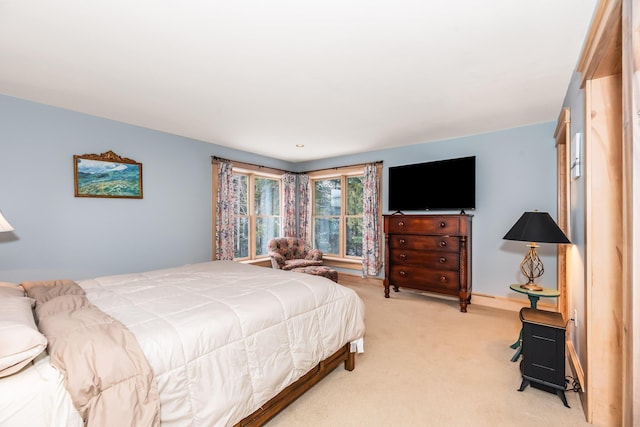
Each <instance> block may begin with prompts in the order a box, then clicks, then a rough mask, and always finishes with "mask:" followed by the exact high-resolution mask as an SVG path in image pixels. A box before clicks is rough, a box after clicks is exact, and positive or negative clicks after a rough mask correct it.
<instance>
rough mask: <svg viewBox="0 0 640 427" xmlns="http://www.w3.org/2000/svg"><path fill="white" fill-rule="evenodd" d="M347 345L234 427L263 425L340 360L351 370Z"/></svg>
mask: <svg viewBox="0 0 640 427" xmlns="http://www.w3.org/2000/svg"><path fill="white" fill-rule="evenodd" d="M349 347H350V344H346V345H344V346H343V347H342V348H340V349H339V350H338V351H336V352H335V353H333V354H332V355H331V356H329V357H328V358H326V359H325V360H323V361H322V362H320V363H318V365H317V366H316V367H314V368H313V369H311V370H310V371H309V372H307V373H306V374H305V375H303V376H302V378H300V379H299V380H298V381H296V382H294V383H293V384H291V385H290V386H289V387H287V388H285V389H284V390H282V391H281V392H280V393H278V394H277V395H276V396H275V397H273V398H272V399H271V400H269V401H268V402H267V403H265V404H264V405H262V407H260V409H258V410H257V411H255V412H254V413H253V414H251V415H249V416H248V417H246V418H245V419H243V420H242V421H240V422H239V423H237V424H235V425H234V427H249V426H250V427H258V426H262V425H264V424H265V423H266V422H267V421H269V420H270V419H271V418H273V417H274V416H276V414H278V413H279V412H280V411H282V410H283V409H284V408H286V407H287V406H289V404H291V403H292V402H293V401H295V400H296V399H297V398H298V397H300V396H302V395H303V394H304V393H305V392H306V391H307V390H309V389H310V388H311V387H313V386H314V385H316V384H317V383H318V382H320V380H321V379H323V378H324V377H326V376H327V375H328V374H329V373H330V372H331V371H333V370H334V369H335V368H336V367H337V366H338V365H339V364H340V363H342V362H344V368H345V369H346V370H347V371H353V369H354V368H355V366H356V364H355V353H352V352H351V351H349Z"/></svg>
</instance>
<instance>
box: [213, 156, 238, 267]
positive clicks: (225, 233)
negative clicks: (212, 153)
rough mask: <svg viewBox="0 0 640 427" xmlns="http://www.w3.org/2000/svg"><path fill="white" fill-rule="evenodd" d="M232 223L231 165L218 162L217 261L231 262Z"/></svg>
mask: <svg viewBox="0 0 640 427" xmlns="http://www.w3.org/2000/svg"><path fill="white" fill-rule="evenodd" d="M234 221H235V216H234V206H233V165H232V164H231V162H229V161H228V160H218V191H217V195H216V259H218V260H233V255H234V248H233V242H234V235H233V225H234Z"/></svg>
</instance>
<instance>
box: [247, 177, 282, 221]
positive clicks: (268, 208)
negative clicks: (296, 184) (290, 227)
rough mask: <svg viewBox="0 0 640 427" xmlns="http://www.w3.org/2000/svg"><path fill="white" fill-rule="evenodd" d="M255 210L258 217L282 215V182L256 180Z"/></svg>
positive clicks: (266, 179)
mask: <svg viewBox="0 0 640 427" xmlns="http://www.w3.org/2000/svg"><path fill="white" fill-rule="evenodd" d="M254 187H255V194H254V205H253V206H254V209H255V214H256V215H280V182H278V181H277V180H275V179H269V178H260V177H256V178H255V185H254Z"/></svg>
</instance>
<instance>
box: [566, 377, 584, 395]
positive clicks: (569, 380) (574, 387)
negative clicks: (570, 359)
mask: <svg viewBox="0 0 640 427" xmlns="http://www.w3.org/2000/svg"><path fill="white" fill-rule="evenodd" d="M569 384H571V386H569ZM564 389H565V390H568V391H575V392H580V391H582V387H580V383H579V382H578V380H577V379H576V378H573V377H572V376H566V377H565V378H564Z"/></svg>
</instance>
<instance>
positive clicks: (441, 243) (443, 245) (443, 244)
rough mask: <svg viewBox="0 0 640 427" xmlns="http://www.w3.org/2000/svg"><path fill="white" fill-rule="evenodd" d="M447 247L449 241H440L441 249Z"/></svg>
mask: <svg viewBox="0 0 640 427" xmlns="http://www.w3.org/2000/svg"><path fill="white" fill-rule="evenodd" d="M445 246H447V241H446V240H440V247H441V248H444V247H445Z"/></svg>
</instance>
